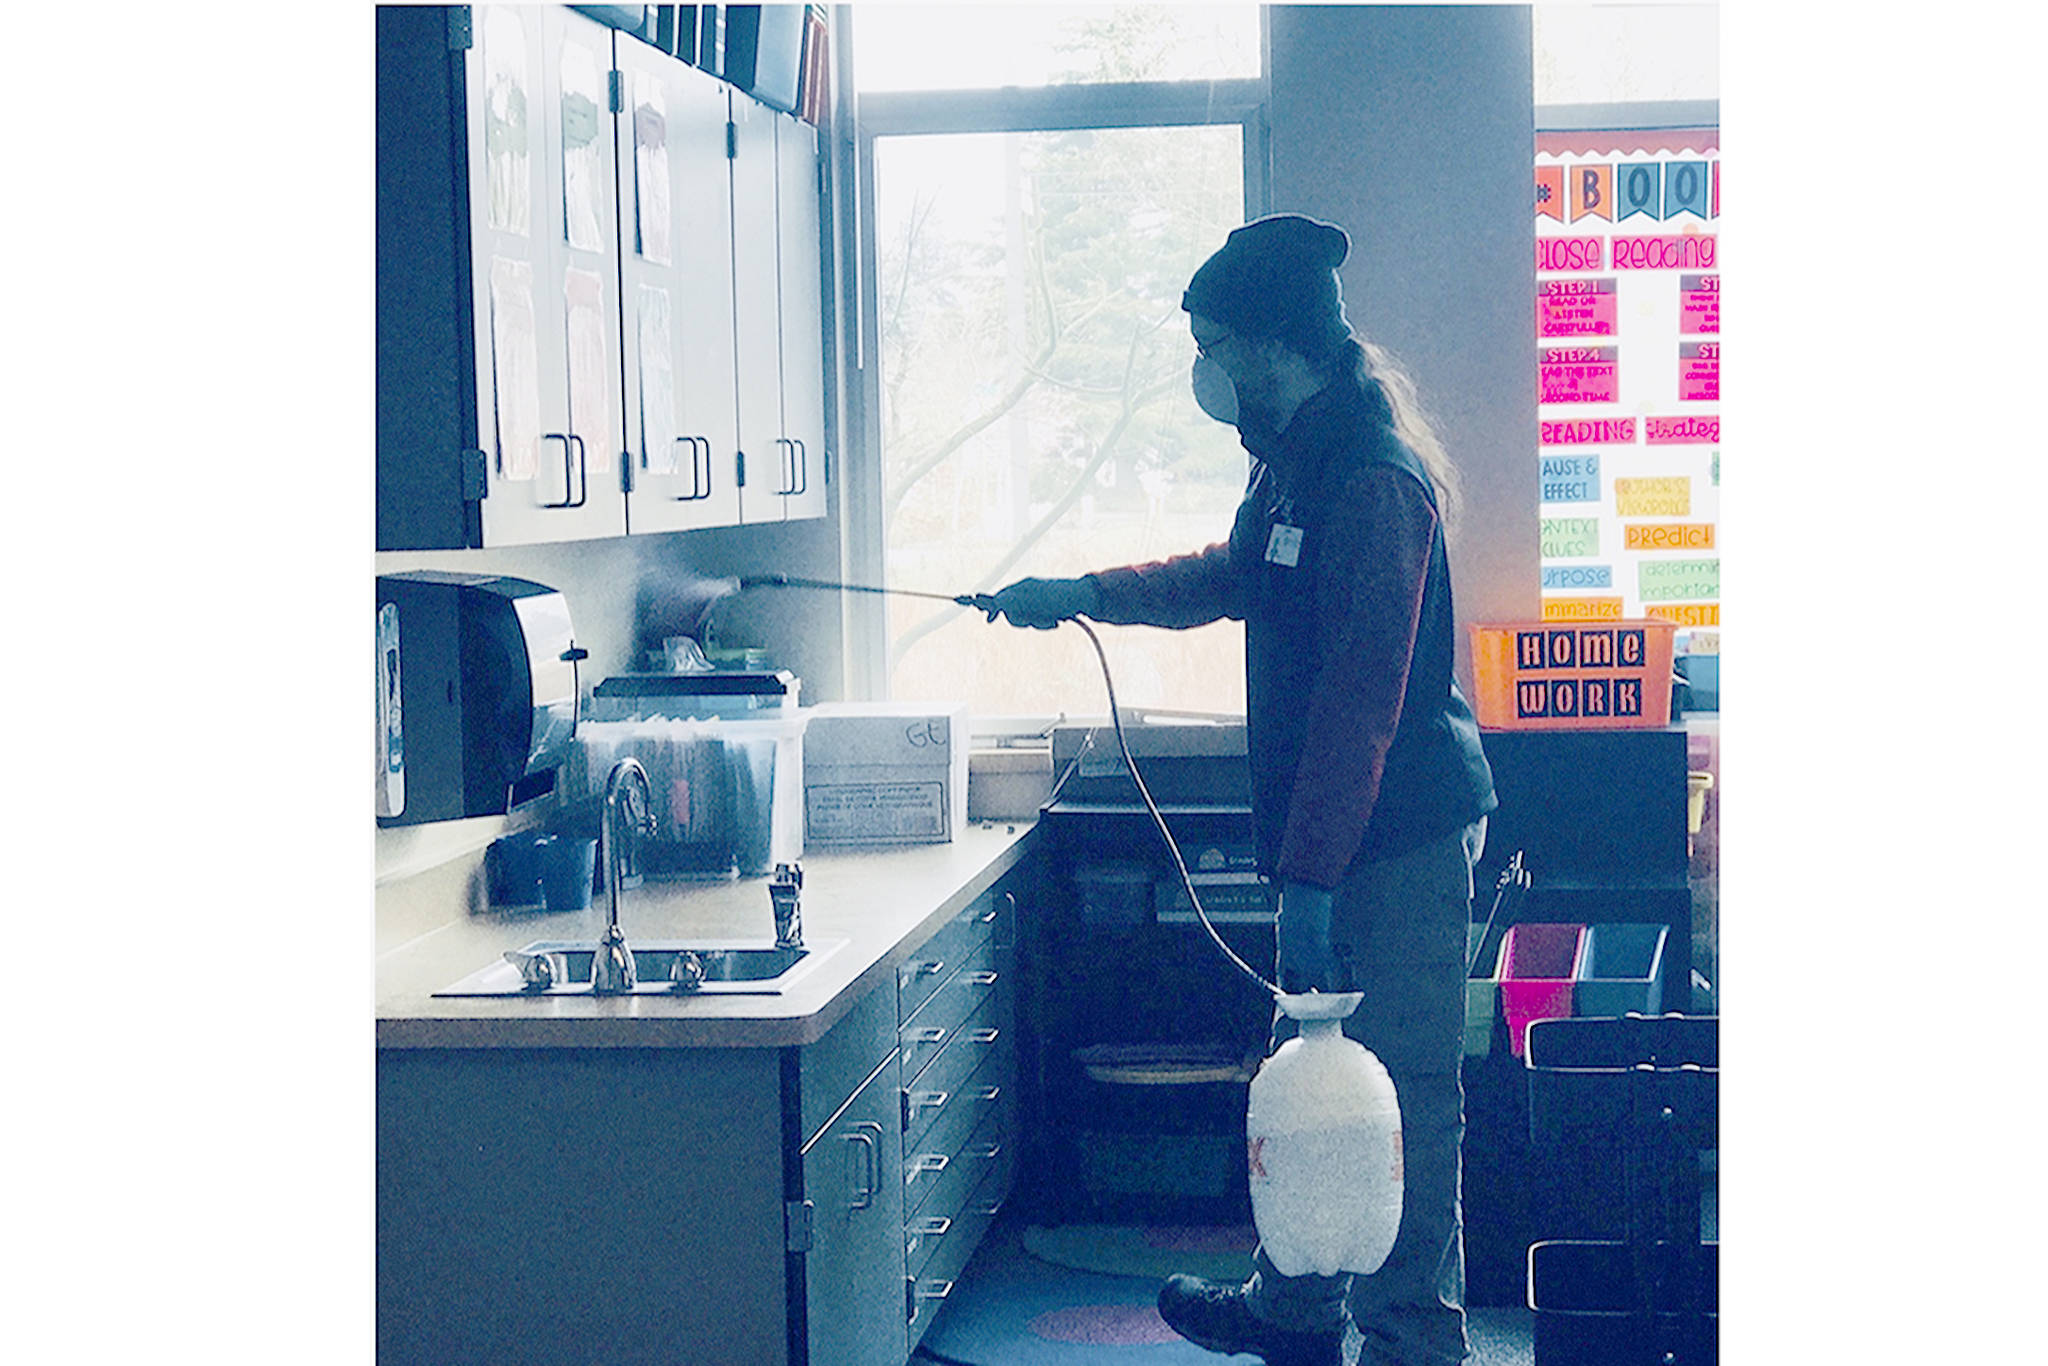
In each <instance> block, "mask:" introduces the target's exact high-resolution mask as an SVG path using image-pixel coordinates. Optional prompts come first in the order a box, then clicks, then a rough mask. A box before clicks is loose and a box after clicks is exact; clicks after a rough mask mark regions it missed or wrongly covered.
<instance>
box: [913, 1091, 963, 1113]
mask: <svg viewBox="0 0 2048 1366" xmlns="http://www.w3.org/2000/svg"><path fill="white" fill-rule="evenodd" d="M952 1098H953V1093H952V1092H950V1091H912V1092H911V1093H910V1113H911V1114H912V1115H915V1114H916V1113H917V1112H918V1111H919V1110H923V1109H926V1108H930V1109H933V1110H943V1109H945V1108H946V1102H947V1101H949V1100H951V1099H952Z"/></svg>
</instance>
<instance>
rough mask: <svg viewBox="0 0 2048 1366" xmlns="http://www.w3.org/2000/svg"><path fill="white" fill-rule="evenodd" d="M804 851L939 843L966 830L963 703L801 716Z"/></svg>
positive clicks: (855, 705) (839, 708) (811, 711)
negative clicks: (806, 722) (805, 720)
mask: <svg viewBox="0 0 2048 1366" xmlns="http://www.w3.org/2000/svg"><path fill="white" fill-rule="evenodd" d="M807 714H808V715H809V717H810V727H809V729H808V730H806V731H805V732H804V842H805V844H807V845H819V846H835V845H838V846H844V845H854V844H944V843H946V842H948V841H950V840H951V839H952V838H953V837H954V836H955V835H956V834H958V833H959V832H960V831H961V830H962V829H964V828H965V827H966V824H967V750H968V744H969V734H968V724H967V706H966V704H965V703H956V704H953V705H950V706H948V705H946V704H943V703H940V704H933V703H910V702H829V703H826V704H824V705H823V706H818V707H812V708H808V709H807Z"/></svg>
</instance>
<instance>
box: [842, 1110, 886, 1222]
mask: <svg viewBox="0 0 2048 1366" xmlns="http://www.w3.org/2000/svg"><path fill="white" fill-rule="evenodd" d="M865 1129H873V1130H874V1131H875V1133H876V1134H879V1133H881V1131H882V1126H881V1125H879V1124H875V1123H872V1122H863V1123H860V1124H856V1125H854V1126H853V1132H852V1133H850V1134H848V1135H847V1136H846V1142H847V1144H848V1147H847V1151H848V1153H853V1150H854V1148H856V1147H858V1148H859V1150H860V1151H859V1153H858V1154H857V1155H856V1156H857V1158H858V1160H859V1162H860V1168H859V1178H858V1184H856V1181H855V1177H854V1175H853V1173H852V1172H851V1171H850V1170H849V1173H848V1175H847V1181H846V1184H847V1187H848V1188H849V1189H852V1190H855V1191H858V1192H859V1193H858V1194H857V1195H855V1196H854V1197H853V1198H852V1199H851V1200H848V1201H847V1203H846V1207H847V1208H848V1209H849V1210H856V1209H867V1208H868V1207H869V1206H871V1205H873V1204H874V1203H875V1192H876V1190H878V1189H879V1188H880V1187H881V1184H882V1167H881V1161H880V1158H879V1157H878V1150H877V1149H876V1147H875V1139H874V1135H871V1134H867V1133H864V1132H862V1131H863V1130H865Z"/></svg>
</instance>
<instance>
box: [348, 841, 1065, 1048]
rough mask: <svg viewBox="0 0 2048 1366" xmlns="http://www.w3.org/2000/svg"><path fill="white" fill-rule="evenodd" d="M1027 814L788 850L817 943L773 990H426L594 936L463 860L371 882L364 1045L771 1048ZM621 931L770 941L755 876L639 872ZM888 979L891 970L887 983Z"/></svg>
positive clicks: (648, 937)
mask: <svg viewBox="0 0 2048 1366" xmlns="http://www.w3.org/2000/svg"><path fill="white" fill-rule="evenodd" d="M1035 828H1036V827H1035V826H1034V825H1033V824H1032V823H1031V822H1029V821H1014V822H1011V821H1003V822H996V823H991V824H980V825H972V826H969V827H968V828H967V829H965V830H963V831H961V832H960V834H959V835H958V836H957V837H956V838H954V839H953V840H952V841H950V842H949V843H945V844H923V845H909V846H903V847H896V848H875V849H862V850H812V851H809V852H806V853H805V854H804V855H803V858H802V865H803V872H804V886H803V897H802V918H803V935H804V942H805V943H806V944H807V945H808V946H810V947H811V949H812V951H813V952H814V953H816V954H818V955H819V957H818V960H817V962H816V964H815V966H813V967H812V968H811V969H810V970H808V971H807V972H805V973H804V974H802V975H801V976H799V977H798V978H797V979H796V980H794V981H793V982H791V984H790V985H789V987H788V988H787V989H786V990H785V991H783V992H781V993H780V994H776V995H677V996H670V995H666V994H638V995H629V996H605V997H598V996H587V995H586V996H549V997H544V998H531V997H516V996H513V997H451V996H436V995H435V994H434V993H435V992H437V991H440V990H443V989H444V988H447V987H449V986H452V985H453V984H455V983H456V982H459V981H461V980H462V979H463V978H465V977H467V976H468V975H469V974H471V973H473V972H475V971H477V970H478V969H480V968H483V967H485V966H487V965H489V964H492V963H495V962H497V961H499V960H500V957H501V955H502V954H504V953H505V952H506V951H507V950H509V949H517V948H520V947H522V946H524V945H526V944H528V943H531V942H533V941H535V940H540V939H559V940H574V941H594V940H595V939H597V938H598V936H599V935H601V934H602V933H603V932H604V927H605V903H604V896H603V894H602V893H601V892H600V893H599V894H598V895H597V896H595V897H593V898H592V901H591V907H590V909H589V910H587V911H573V912H554V913H547V912H517V913H514V912H499V911H492V910H489V909H487V908H483V907H481V906H479V905H478V903H479V902H480V901H481V897H480V895H479V893H478V890H477V886H476V882H477V877H478V874H477V873H476V872H468V873H465V874H461V875H459V876H453V877H451V878H444V879H442V880H441V881H440V883H439V884H437V883H436V882H435V880H434V879H432V878H431V877H424V878H422V879H421V880H420V882H421V884H422V885H421V886H420V887H418V888H415V889H411V890H409V891H408V892H407V893H406V894H405V895H399V894H397V893H392V892H389V891H388V890H380V893H379V907H378V924H377V934H378V944H377V971H376V984H377V985H376V991H377V1046H378V1047H380V1048H772V1047H784V1046H789V1045H801V1044H808V1043H814V1042H816V1041H817V1040H818V1039H819V1038H821V1037H823V1035H824V1034H825V1032H826V1031H827V1030H829V1029H830V1028H831V1027H832V1026H833V1025H834V1024H835V1023H837V1022H838V1020H839V1019H840V1017H842V1016H843V1015H845V1013H846V1012H847V1010H848V1009H850V1008H851V1007H852V1005H853V1004H854V1003H855V1002H856V1001H858V1000H860V999H861V997H863V996H864V995H866V993H867V992H868V991H870V990H872V989H874V988H877V987H880V986H882V985H883V984H884V983H885V982H886V983H891V984H893V982H894V980H895V975H896V970H897V968H898V966H899V965H901V964H902V963H903V961H904V960H905V959H907V958H908V957H909V956H910V955H911V953H912V952H913V951H915V950H916V949H917V948H918V947H919V946H920V945H921V944H923V943H924V941H925V940H926V939H928V938H929V937H930V936H931V935H932V934H933V933H935V932H936V931H937V930H938V929H939V928H941V927H942V926H943V925H945V923H946V922H947V920H948V919H949V918H950V917H951V916H953V915H955V914H957V913H958V912H959V910H960V909H961V908H963V907H964V906H966V904H967V903H968V902H970V901H972V900H973V899H974V898H975V897H977V896H979V895H981V893H983V892H984V891H986V890H988V889H989V888H990V887H991V886H993V885H995V883H996V882H997V881H998V880H999V879H1000V878H1001V877H1002V876H1003V875H1004V874H1005V873H1007V872H1008V871H1009V870H1010V869H1011V868H1013V867H1015V866H1016V865H1017V864H1018V862H1020V861H1021V860H1022V859H1023V857H1024V856H1025V854H1026V853H1027V852H1028V850H1029V848H1030V845H1031V839H1030V836H1031V834H1032V832H1033V831H1034V829H1035ZM619 928H620V929H621V930H623V931H624V932H625V935H626V941H627V943H628V944H639V943H643V942H644V943H656V942H659V941H662V940H721V941H741V942H748V943H757V944H764V945H765V944H768V943H771V942H772V941H773V939H774V936H775V924H774V912H773V909H772V907H771V905H770V903H769V898H768V879H767V878H765V877H757V878H741V879H739V880H737V881H733V882H721V883H688V882H657V881H651V880H650V881H647V882H645V883H643V884H642V885H641V886H639V887H635V888H629V889H627V890H626V891H625V892H623V893H622V894H621V895H620V898H619ZM892 989H893V985H892Z"/></svg>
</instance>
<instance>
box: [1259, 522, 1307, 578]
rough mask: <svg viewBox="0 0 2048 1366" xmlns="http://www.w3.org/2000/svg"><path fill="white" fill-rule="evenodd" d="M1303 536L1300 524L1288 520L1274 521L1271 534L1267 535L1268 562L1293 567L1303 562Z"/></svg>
mask: <svg viewBox="0 0 2048 1366" xmlns="http://www.w3.org/2000/svg"><path fill="white" fill-rule="evenodd" d="M1301 536H1302V531H1301V528H1300V527H1298V526H1289V525H1288V524H1287V523H1286V522H1275V523H1273V530H1272V532H1271V534H1269V535H1268V536H1267V537H1266V563H1267V564H1277V565H1279V566H1281V567H1282V568H1285V569H1292V568H1294V567H1295V566H1296V565H1298V564H1300V563H1301Z"/></svg>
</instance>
